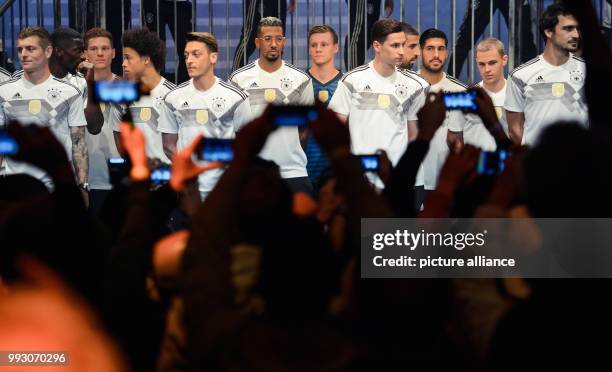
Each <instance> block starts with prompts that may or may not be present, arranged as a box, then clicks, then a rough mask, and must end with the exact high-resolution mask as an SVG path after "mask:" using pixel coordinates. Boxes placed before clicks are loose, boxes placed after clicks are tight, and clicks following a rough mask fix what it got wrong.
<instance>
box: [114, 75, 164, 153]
mask: <svg viewBox="0 0 612 372" xmlns="http://www.w3.org/2000/svg"><path fill="white" fill-rule="evenodd" d="M174 88H176V85H174V84H173V83H171V82H169V81H168V80H166V79H164V78H163V77H162V78H161V80H160V81H159V84H157V86H156V87H155V88H153V89H151V92H150V93H149V95H144V96H141V97H140V99H139V100H138V101H137V102H134V103H132V104H130V106H129V108H130V112H131V114H132V118H133V119H134V125H135V126H136V127H137V128H139V129H140V130H141V131H142V132H143V133H144V137H145V147H146V150H147V157H149V158H153V159H159V160H161V161H162V162H164V163H168V164H169V163H170V159H168V157H167V156H166V154H165V153H164V146H163V144H162V138H161V133H160V132H159V131H158V127H159V121H160V118H161V109H162V106H163V105H164V97H165V96H166V94H168V92H170V91H171V90H172V89H174ZM113 129H114V130H115V132H119V120H115V121H114V128H113Z"/></svg>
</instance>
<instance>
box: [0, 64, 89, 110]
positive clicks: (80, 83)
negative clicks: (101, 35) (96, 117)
mask: <svg viewBox="0 0 612 372" xmlns="http://www.w3.org/2000/svg"><path fill="white" fill-rule="evenodd" d="M22 76H23V70H17V71H15V72H13V75H11V78H20V77H22ZM58 79H59V80H62V81H65V82H66V83H68V84H72V85H74V86H75V87H77V88H79V90H80V91H81V97H82V98H83V107H85V106H87V80H85V75H83V74H81V73H80V72H77V73H76V74H72V73H70V72H68V73H66V76H64V77H63V78H58Z"/></svg>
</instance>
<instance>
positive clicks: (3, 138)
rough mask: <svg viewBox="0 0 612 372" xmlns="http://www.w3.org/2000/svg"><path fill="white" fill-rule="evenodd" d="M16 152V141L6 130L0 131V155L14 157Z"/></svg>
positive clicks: (17, 147) (17, 146)
mask: <svg viewBox="0 0 612 372" xmlns="http://www.w3.org/2000/svg"><path fill="white" fill-rule="evenodd" d="M18 150H19V145H17V141H15V139H14V138H13V137H12V136H11V135H10V134H9V133H8V132H7V131H6V129H0V155H15V154H16V153H17V151H18Z"/></svg>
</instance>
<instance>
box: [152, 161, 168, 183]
mask: <svg viewBox="0 0 612 372" xmlns="http://www.w3.org/2000/svg"><path fill="white" fill-rule="evenodd" d="M170 176H171V173H170V166H169V165H168V164H163V165H160V166H159V167H157V168H155V169H153V170H152V171H151V183H152V184H154V185H163V184H165V183H168V182H170Z"/></svg>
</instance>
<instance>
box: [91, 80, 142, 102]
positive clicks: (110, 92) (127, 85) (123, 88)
mask: <svg viewBox="0 0 612 372" xmlns="http://www.w3.org/2000/svg"><path fill="white" fill-rule="evenodd" d="M94 93H95V94H94V95H95V98H96V102H102V103H115V104H120V103H132V102H136V101H138V100H139V99H140V88H139V86H138V83H135V82H132V81H127V80H112V81H96V84H95V85H94Z"/></svg>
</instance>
